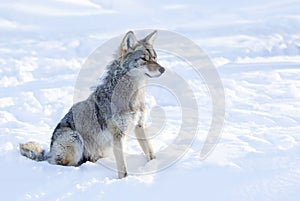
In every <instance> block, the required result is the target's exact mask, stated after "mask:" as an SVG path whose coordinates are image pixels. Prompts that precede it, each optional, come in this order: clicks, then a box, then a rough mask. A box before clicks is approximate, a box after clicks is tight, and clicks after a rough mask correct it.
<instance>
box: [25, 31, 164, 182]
mask: <svg viewBox="0 0 300 201" xmlns="http://www.w3.org/2000/svg"><path fill="white" fill-rule="evenodd" d="M156 35H157V31H154V32H152V33H151V34H149V35H148V36H146V37H145V38H144V39H142V40H137V39H136V37H135V35H134V33H133V32H132V31H129V32H128V33H127V34H126V35H125V37H124V38H123V40H122V42H121V44H120V47H119V49H118V51H117V55H116V58H115V59H114V60H113V61H112V63H111V64H110V65H108V66H107V72H108V73H107V75H106V77H104V78H103V82H102V84H100V85H99V86H97V87H96V89H95V90H94V91H93V93H92V94H91V95H90V96H89V97H88V99H86V100H85V101H82V102H79V103H76V104H75V105H73V106H72V107H71V109H70V110H69V112H68V113H67V114H66V115H65V116H64V118H63V119H62V120H61V121H60V122H59V123H58V125H57V126H56V128H55V129H54V131H53V134H52V138H51V144H50V151H49V152H47V153H46V152H45V151H44V150H42V149H41V148H40V147H39V145H38V144H37V143H34V142H29V143H25V144H20V152H21V154H22V155H24V156H26V157H28V158H31V159H33V160H37V161H42V160H47V161H48V162H49V163H52V164H57V165H72V166H78V165H80V164H82V163H84V162H86V161H93V162H95V161H97V160H98V159H99V158H102V157H104V156H106V155H107V148H109V147H113V153H114V156H115V159H116V165H117V169H118V177H119V178H123V177H125V176H126V175H127V168H126V159H125V156H124V144H125V141H126V135H127V134H129V133H131V132H133V133H135V135H136V137H137V140H138V142H139V144H140V146H141V148H142V150H143V152H144V153H145V156H146V158H147V160H152V159H154V158H155V155H154V151H153V148H152V145H151V142H150V140H149V139H148V135H147V132H146V129H145V103H144V98H145V97H144V96H145V92H144V90H145V87H143V86H144V85H145V83H146V81H147V79H148V78H153V77H159V76H160V75H161V74H163V73H164V72H165V68H164V67H162V66H161V65H160V64H158V63H157V55H156V52H155V50H154V49H153V42H154V40H155V37H156Z"/></svg>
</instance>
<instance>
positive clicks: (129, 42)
mask: <svg viewBox="0 0 300 201" xmlns="http://www.w3.org/2000/svg"><path fill="white" fill-rule="evenodd" d="M137 43H138V41H137V39H136V37H135V35H134V33H133V32H132V31H128V32H127V34H126V35H125V36H124V38H123V41H122V43H121V48H122V50H123V51H126V52H129V51H130V50H133V49H134V47H135V46H136V44H137Z"/></svg>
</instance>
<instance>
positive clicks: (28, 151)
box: [20, 142, 47, 161]
mask: <svg viewBox="0 0 300 201" xmlns="http://www.w3.org/2000/svg"><path fill="white" fill-rule="evenodd" d="M20 152H21V154H22V155H23V156H26V157H27V158H30V159H32V160H35V161H44V160H47V157H46V154H45V151H44V150H43V149H42V148H41V147H40V145H39V144H38V143H36V142H27V143H25V144H20Z"/></svg>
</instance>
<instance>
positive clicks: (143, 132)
mask: <svg viewBox="0 0 300 201" xmlns="http://www.w3.org/2000/svg"><path fill="white" fill-rule="evenodd" d="M134 131H135V135H136V138H137V140H138V142H139V144H140V146H141V148H142V150H143V152H144V153H145V155H146V159H147V161H150V160H152V159H154V158H155V155H154V151H153V147H152V144H151V142H150V139H149V137H148V133H147V129H146V128H145V126H142V125H137V126H136V127H135V130H134Z"/></svg>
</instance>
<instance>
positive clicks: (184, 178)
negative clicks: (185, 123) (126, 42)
mask: <svg viewBox="0 0 300 201" xmlns="http://www.w3.org/2000/svg"><path fill="white" fill-rule="evenodd" d="M299 10H300V2H299V1H295V0H284V1H283V0H265V1H260V0H253V1H237V0H228V1H224V2H220V1H216V0H210V1H204V0H186V1H184V2H183V1H179V0H175V1H174V0H172V1H171V0H166V1H146V0H129V1H121V0H111V1H106V0H80V1H77V0H59V1H54V0H44V1H39V0H27V1H9V0H6V1H1V2H0V13H1V14H0V161H1V162H0V181H1V182H0V189H1V198H0V199H1V200H121V199H122V200H211V201H217V200H228V201H235V200H238V201H240V200H245V201H252V200H255V201H260V200H261V201H267V200H270V201H271V200H272V201H283V200H284V201H287V200H288V201H293V200H295V201H296V200H299V197H300V191H299V189H300V56H299V55H300V34H299V30H300V14H299ZM138 29H163V30H170V31H174V32H177V33H179V34H181V35H184V36H185V37H187V38H189V39H191V40H192V41H194V42H195V43H197V45H198V46H199V47H201V48H202V49H204V51H205V52H206V53H207V54H208V55H209V56H210V59H211V60H212V61H213V62H214V64H215V65H216V67H217V70H218V72H219V75H220V77H221V79H222V82H223V85H224V90H225V96H226V97H225V98H226V118H225V124H224V128H223V133H222V136H221V139H220V141H219V142H218V145H217V146H216V148H215V149H214V151H213V152H212V153H211V154H210V155H209V156H208V157H207V158H206V159H205V160H200V151H201V148H202V145H203V143H204V140H205V138H206V135H207V133H208V129H209V125H210V121H211V112H212V109H211V105H212V103H211V99H210V94H209V92H208V90H207V88H206V86H205V83H204V81H203V79H202V78H201V77H197V76H195V74H194V73H193V72H192V71H191V70H189V65H188V64H187V63H185V62H184V61H182V60H180V59H179V58H176V57H174V56H173V55H169V54H167V53H165V52H160V51H158V60H159V61H160V63H161V64H162V65H164V66H166V67H167V68H168V70H169V72H173V73H174V72H175V73H178V74H180V75H181V76H182V77H183V78H184V79H185V80H187V83H188V84H189V86H190V87H191V89H192V90H193V92H194V94H195V95H196V99H197V104H198V107H199V108H198V112H199V122H200V125H199V128H198V133H197V136H196V138H195V139H194V141H193V144H192V145H191V146H189V147H188V149H187V150H186V152H185V154H184V155H183V156H182V157H180V158H178V160H176V161H173V162H174V163H172V164H167V165H166V164H165V163H166V161H168V159H169V158H172V156H173V155H176V154H177V153H176V151H178V150H180V149H181V148H184V146H183V144H184V142H183V139H181V140H182V141H180V140H179V142H180V143H182V144H180V143H177V144H176V146H175V145H174V146H171V148H172V149H171V150H174V152H173V153H172V152H171V153H170V152H169V153H168V152H164V148H166V147H168V146H170V145H172V144H173V143H174V142H175V139H176V137H177V135H178V131H179V129H180V124H181V120H182V119H181V118H182V113H181V112H182V111H181V109H180V104H178V100H176V98H174V96H173V94H172V93H170V92H169V91H168V90H166V89H155V87H154V86H153V87H152V86H151V87H150V88H149V90H148V93H149V94H148V95H147V100H148V102H147V106H148V107H149V108H152V109H153V110H152V113H151V114H150V116H149V118H150V119H149V126H150V127H151V125H152V124H158V123H161V124H162V125H163V127H162V129H161V130H155V131H150V134H151V135H152V137H153V145H154V149H155V150H156V152H157V159H155V160H153V161H150V162H148V163H147V162H146V160H145V157H144V156H143V155H142V152H141V150H140V148H139V146H138V144H137V142H136V141H135V139H134V137H133V136H130V137H129V139H128V145H127V155H126V156H127V161H128V167H129V169H130V175H129V176H128V177H127V178H125V179H122V180H118V179H116V172H115V171H113V170H111V168H112V167H115V161H114V158H113V156H111V157H108V158H105V159H101V160H99V161H98V162H97V163H90V162H88V163H85V164H83V165H82V166H80V167H62V166H53V165H50V164H48V163H47V162H35V161H31V160H29V159H27V158H25V157H23V156H21V155H20V153H19V148H18V144H19V143H23V142H27V141H31V140H34V141H37V142H39V143H40V144H41V146H42V147H43V148H44V149H46V150H48V149H49V144H50V138H51V134H52V131H53V129H54V128H55V126H56V124H57V123H58V122H59V121H60V119H61V118H62V117H63V116H64V114H65V113H66V112H67V111H68V109H69V108H70V107H71V106H72V103H73V93H74V86H75V83H76V79H77V76H78V74H79V72H80V69H81V67H82V65H83V64H84V61H85V59H86V58H87V57H88V56H89V55H90V54H91V53H92V52H93V50H95V49H96V48H97V47H99V46H101V45H102V44H103V43H105V42H106V41H108V40H109V39H111V38H112V37H114V36H117V35H120V34H124V33H125V32H126V31H128V30H138ZM158 37H159V35H158ZM174 43H176V41H174ZM116 49H117V47H116ZM113 53H114V52H111V54H113ZM166 73H168V71H167V72H166ZM95 74H96V72H95ZM160 79H164V78H163V76H162V77H161V78H160ZM94 83H95V84H96V83H97V80H94ZM179 84H180V83H179ZM91 87H92V86H91ZM162 111H163V112H162ZM164 118H165V119H166V121H160V120H163V119H164ZM181 146H182V147H181ZM168 154H169V155H168ZM164 165H165V166H164ZM160 167H166V168H164V169H158V168H160ZM149 172H151V173H149ZM143 173H144V174H143Z"/></svg>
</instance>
